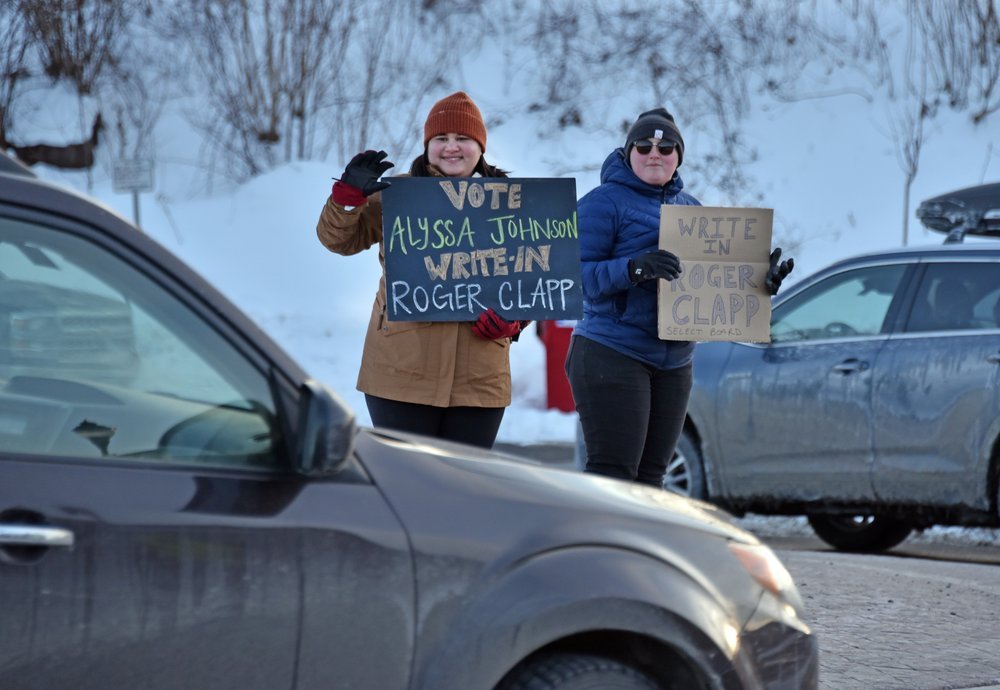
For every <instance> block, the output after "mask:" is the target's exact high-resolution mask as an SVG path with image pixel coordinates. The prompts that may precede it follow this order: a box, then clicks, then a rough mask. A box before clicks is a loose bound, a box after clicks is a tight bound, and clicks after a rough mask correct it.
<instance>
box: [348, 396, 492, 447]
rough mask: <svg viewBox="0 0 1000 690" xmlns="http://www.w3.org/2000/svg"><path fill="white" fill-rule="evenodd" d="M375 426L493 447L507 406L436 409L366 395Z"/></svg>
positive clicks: (429, 406) (369, 412)
mask: <svg viewBox="0 0 1000 690" xmlns="http://www.w3.org/2000/svg"><path fill="white" fill-rule="evenodd" d="M365 402H366V403H367V404H368V414H370V415H371V418H372V424H373V425H374V426H380V427H383V428H386V429H395V430H397V431H406V432H409V433H413V434H421V435H423V436H433V437H434V438H441V439H445V440H447V441H458V442H459V443H468V444H470V445H473V446H479V447H481V448H492V447H493V442H494V441H496V438H497V432H498V431H499V430H500V422H501V421H503V413H504V410H505V409H506V408H503V407H434V406H433V405H420V404H418V403H408V402H400V401H399V400H389V399H387V398H378V397H376V396H374V395H368V394H367V393H366V394H365Z"/></svg>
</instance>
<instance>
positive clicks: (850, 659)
mask: <svg viewBox="0 0 1000 690" xmlns="http://www.w3.org/2000/svg"><path fill="white" fill-rule="evenodd" d="M762 538H764V540H765V541H770V540H768V539H767V538H766V536H764V535H762ZM773 546H775V547H777V548H776V551H777V553H778V555H779V557H780V558H781V559H782V561H783V562H784V563H785V566H786V567H787V568H788V569H789V571H791V573H792V576H793V577H794V578H795V581H796V583H797V584H798V586H799V591H800V592H801V594H802V597H803V599H804V600H805V604H806V619H807V621H808V622H809V624H810V625H811V626H812V628H813V630H814V632H815V633H816V636H817V639H818V640H819V646H820V688H823V689H827V690H876V689H884V690H890V689H892V690H932V689H933V690H937V689H943V688H972V687H982V686H992V687H1000V566H997V565H983V564H980V563H976V562H971V563H969V562H954V561H944V560H932V559H922V558H913V557H899V556H892V555H880V556H870V555H857V554H843V553H837V552H834V551H825V550H817V551H810V550H805V551H803V550H788V549H784V548H780V547H779V546H778V544H777V543H774V544H773Z"/></svg>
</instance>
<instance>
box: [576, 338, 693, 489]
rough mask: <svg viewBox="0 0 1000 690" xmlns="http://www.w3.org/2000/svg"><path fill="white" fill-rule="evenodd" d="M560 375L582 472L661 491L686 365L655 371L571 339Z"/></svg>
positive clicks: (682, 407) (687, 383) (686, 386)
mask: <svg viewBox="0 0 1000 690" xmlns="http://www.w3.org/2000/svg"><path fill="white" fill-rule="evenodd" d="M566 374H567V375H568V376H569V383H570V386H571V387H572V389H573V399H574V400H575V401H576V409H577V412H578V413H579V414H580V423H581V425H582V426H583V438H584V441H585V442H586V444H587V466H586V471H587V472H593V473H595V474H603V475H606V476H609V477H616V478H618V479H626V480H632V481H638V482H641V483H643V484H652V485H654V486H661V485H662V483H663V475H664V473H665V472H666V469H667V463H668V462H669V461H670V458H671V457H672V456H673V454H674V447H675V446H676V445H677V439H678V438H680V435H681V430H682V429H683V428H684V417H685V415H686V414H687V404H688V397H689V395H690V394H691V377H692V366H691V365H688V366H685V367H681V368H679V369H656V368H655V367H651V366H649V365H647V364H643V363H642V362H639V361H638V360H635V359H632V358H631V357H628V356H626V355H623V354H621V353H620V352H618V351H616V350H613V349H611V348H610V347H606V346H605V345H601V344H600V343H597V342H594V341H593V340H588V339H587V338H584V337H583V336H573V340H572V342H571V343H570V347H569V353H568V354H567V355H566Z"/></svg>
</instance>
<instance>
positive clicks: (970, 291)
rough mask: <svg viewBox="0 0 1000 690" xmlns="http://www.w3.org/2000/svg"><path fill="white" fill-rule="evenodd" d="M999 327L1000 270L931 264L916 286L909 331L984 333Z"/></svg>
mask: <svg viewBox="0 0 1000 690" xmlns="http://www.w3.org/2000/svg"><path fill="white" fill-rule="evenodd" d="M998 327H1000V266H998V265H997V264H996V263H975V262H963V263H932V264H928V265H927V270H926V271H925V272H924V276H923V278H922V279H921V281H920V284H919V285H918V286H917V294H916V298H915V299H914V301H913V306H912V308H911V310H910V317H909V319H908V321H907V326H906V330H907V331H909V332H911V333H920V332H926V331H964V330H984V329H995V328H998Z"/></svg>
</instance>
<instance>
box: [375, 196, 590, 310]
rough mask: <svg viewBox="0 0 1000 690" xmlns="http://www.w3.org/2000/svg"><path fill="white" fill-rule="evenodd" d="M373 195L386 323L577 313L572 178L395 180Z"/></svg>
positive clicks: (579, 290) (577, 257) (577, 266)
mask: <svg viewBox="0 0 1000 690" xmlns="http://www.w3.org/2000/svg"><path fill="white" fill-rule="evenodd" d="M391 183H392V186H390V187H389V188H388V189H386V190H385V191H383V192H382V245H383V248H384V252H385V276H386V278H385V288H386V312H387V316H388V318H389V320H390V321H474V320H475V319H476V318H477V317H478V316H479V315H480V314H481V313H482V312H484V311H486V309H487V308H489V307H492V308H493V310H494V311H496V312H497V313H499V314H500V315H501V316H503V317H504V318H505V319H507V320H515V319H532V320H555V319H578V318H580V317H582V315H583V289H582V288H581V286H580V244H579V236H578V233H577V220H576V182H575V180H573V179H528V178H520V179H519V178H490V177H445V178H440V177H400V178H392V179H391Z"/></svg>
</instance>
